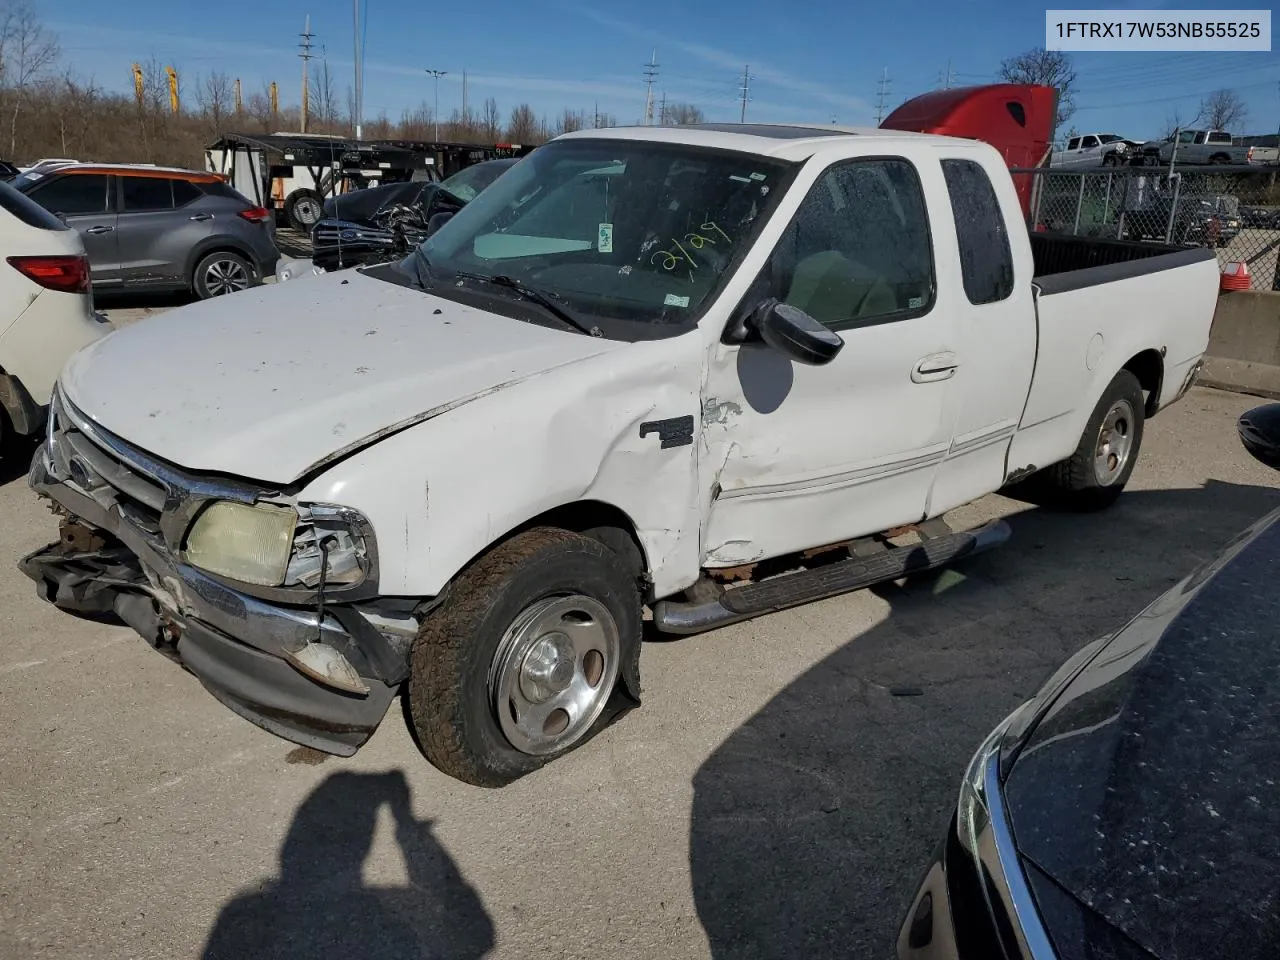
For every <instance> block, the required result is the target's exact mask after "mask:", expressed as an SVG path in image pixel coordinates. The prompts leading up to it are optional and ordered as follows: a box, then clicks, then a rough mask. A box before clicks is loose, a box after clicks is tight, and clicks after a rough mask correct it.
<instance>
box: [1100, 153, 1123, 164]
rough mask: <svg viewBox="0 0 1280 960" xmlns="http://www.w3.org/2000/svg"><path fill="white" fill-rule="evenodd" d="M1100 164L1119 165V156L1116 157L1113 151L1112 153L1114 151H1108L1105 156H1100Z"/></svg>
mask: <svg viewBox="0 0 1280 960" xmlns="http://www.w3.org/2000/svg"><path fill="white" fill-rule="evenodd" d="M1102 165H1103V166H1104V167H1115V166H1119V165H1120V158H1119V157H1117V156H1116V155H1115V153H1114V152H1113V153H1108V154H1107V155H1106V156H1104V157H1103V158H1102Z"/></svg>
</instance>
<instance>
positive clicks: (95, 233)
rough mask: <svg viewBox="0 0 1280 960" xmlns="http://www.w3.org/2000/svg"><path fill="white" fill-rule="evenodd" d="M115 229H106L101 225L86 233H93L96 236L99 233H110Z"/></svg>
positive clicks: (91, 228)
mask: <svg viewBox="0 0 1280 960" xmlns="http://www.w3.org/2000/svg"><path fill="white" fill-rule="evenodd" d="M114 229H115V227H104V226H101V225H99V226H96V227H90V228H89V229H88V230H86V231H85V233H92V234H94V235H95V236H96V235H97V234H99V233H110V232H111V231H112V230H114Z"/></svg>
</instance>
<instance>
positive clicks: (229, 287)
mask: <svg viewBox="0 0 1280 960" xmlns="http://www.w3.org/2000/svg"><path fill="white" fill-rule="evenodd" d="M257 282H258V273H257V271H256V270H254V268H253V264H251V263H250V262H249V261H248V260H247V259H246V258H245V257H242V256H241V255H240V254H238V253H233V252H232V251H230V250H215V251H214V252H213V253H209V254H205V256H203V257H201V258H200V262H199V263H197V264H196V268H195V270H194V271H192V275H191V290H192V292H193V293H195V295H196V296H197V297H199V298H200V299H201V300H208V299H209V298H210V297H220V296H224V295H225V294H228V293H238V292H240V291H241V290H248V289H249V288H250V287H252V286H255V285H256V284H257Z"/></svg>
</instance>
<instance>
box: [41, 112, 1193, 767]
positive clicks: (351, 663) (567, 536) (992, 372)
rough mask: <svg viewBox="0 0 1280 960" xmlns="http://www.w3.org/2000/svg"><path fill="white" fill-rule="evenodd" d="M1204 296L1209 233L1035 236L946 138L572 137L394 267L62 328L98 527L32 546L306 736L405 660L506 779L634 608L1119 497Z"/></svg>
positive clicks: (554, 735) (67, 509)
mask: <svg viewBox="0 0 1280 960" xmlns="http://www.w3.org/2000/svg"><path fill="white" fill-rule="evenodd" d="M1217 296H1218V266H1217V260H1216V258H1215V255H1214V252H1213V251H1212V250H1208V249H1200V248H1196V249H1191V250H1178V251H1175V252H1168V251H1167V250H1166V249H1165V248H1163V247H1155V246H1152V245H1143V244H1137V243H1135V244H1131V245H1129V244H1124V243H1117V242H1116V241H1105V242H1104V241H1095V240H1090V239H1088V238H1084V237H1070V236H1052V235H1049V234H1044V233H1036V234H1029V232H1028V230H1027V228H1026V225H1025V222H1024V220H1023V212H1022V210H1021V207H1020V202H1019V196H1018V192H1017V188H1016V187H1015V185H1014V182H1013V179H1012V178H1011V176H1010V175H1009V171H1008V168H1007V167H1006V166H1005V163H1004V160H1003V158H1002V156H1001V154H1000V153H999V152H998V151H997V150H996V149H994V148H993V147H991V146H989V145H987V144H983V143H978V142H975V141H973V140H968V139H960V138H948V137H938V136H925V135H921V134H912V133H900V132H896V131H888V130H881V129H866V128H864V129H858V130H843V129H840V128H833V127H826V126H823V127H816V128H815V127H801V126H793V127H788V126H773V125H757V124H724V125H721V124H708V125H701V126H688V127H633V128H611V129H600V130H587V131H581V132H577V133H571V134H566V135H564V136H562V137H560V138H558V139H556V140H554V141H552V142H551V143H549V144H547V145H545V146H541V147H539V148H538V149H537V150H535V151H534V152H533V153H531V154H530V155H529V156H528V157H526V158H525V159H523V160H521V162H520V163H518V164H516V165H515V166H514V167H512V168H511V170H509V171H508V172H507V173H505V174H503V175H502V176H501V177H499V178H498V179H497V180H496V181H495V182H494V184H493V185H492V186H491V187H489V188H488V189H487V190H485V191H484V192H483V193H481V194H480V195H479V196H478V197H476V198H475V200H473V201H471V203H469V204H467V205H466V206H465V207H463V208H462V209H461V210H460V211H458V212H457V213H456V214H455V215H454V216H453V218H452V219H450V220H449V221H448V222H447V223H446V224H445V225H444V226H443V227H442V228H440V229H439V230H438V231H437V232H436V233H434V234H432V236H431V237H430V238H429V239H428V240H426V241H425V242H424V243H423V244H422V245H421V246H420V247H419V248H416V249H415V251H414V252H413V253H412V254H411V255H410V256H409V257H407V258H405V260H404V261H403V262H399V263H385V264H379V265H377V266H370V267H359V268H355V269H351V270H344V271H341V272H338V273H329V274H324V275H321V276H317V277H312V278H310V279H308V280H306V281H305V282H301V283H299V282H297V281H293V282H289V283H284V284H271V285H270V286H268V287H264V288H261V289H257V290H251V291H246V292H244V293H242V294H238V295H237V296H235V297H233V298H219V299H216V300H211V301H207V302H205V303H203V304H197V305H195V306H190V307H185V308H183V309H182V310H179V311H176V312H175V313H171V314H167V315H166V316H165V317H163V319H162V320H160V321H157V320H154V319H153V320H144V321H142V322H141V323H138V324H134V325H132V326H130V327H127V328H125V329H123V330H120V331H117V332H116V333H113V334H112V335H111V336H110V337H108V338H106V339H105V340H103V341H101V342H100V343H98V344H96V345H94V346H93V347H90V348H89V349H87V350H85V351H83V352H81V353H80V354H79V355H77V357H76V358H75V359H73V360H72V362H71V363H69V364H68V365H67V368H66V370H65V371H64V372H63V375H62V377H61V378H60V380H59V387H58V390H57V395H56V397H55V400H54V404H53V414H52V417H53V425H52V427H51V429H50V431H49V436H48V439H47V441H46V443H45V447H44V450H43V452H42V454H41V455H39V456H37V457H36V459H35V461H34V462H33V463H32V467H31V474H30V484H31V486H32V488H33V489H34V490H35V491H36V492H37V493H38V494H39V495H41V496H44V497H47V498H49V499H51V500H53V501H54V502H56V503H58V504H60V505H61V507H62V508H63V510H64V517H63V520H62V527H61V536H60V542H62V543H66V542H73V543H85V544H92V543H95V542H100V543H103V544H106V545H107V546H105V547H104V548H103V549H102V550H101V551H100V552H99V553H98V555H94V553H93V552H91V551H88V550H82V551H78V552H77V553H76V554H75V556H74V557H71V558H68V557H67V555H66V551H65V550H64V549H61V548H59V546H58V544H56V543H55V544H52V545H50V546H49V547H47V548H44V549H42V550H38V551H36V552H34V553H32V554H31V555H30V556H28V557H26V558H24V559H23V560H22V561H21V566H22V569H23V570H24V571H25V572H26V573H27V575H28V576H30V577H31V578H32V579H33V580H35V581H36V582H37V583H38V584H39V594H40V596H41V597H42V598H43V599H45V600H46V601H50V602H52V603H54V604H55V605H57V606H59V607H64V608H66V609H68V610H75V611H80V612H81V613H96V614H108V613H114V614H116V615H117V616H119V617H120V618H121V619H123V620H124V621H125V622H127V623H129V624H130V625H131V626H133V627H134V629H136V630H137V631H138V632H140V633H141V634H142V635H143V636H144V637H145V638H146V639H147V641H148V642H150V643H151V644H153V645H154V646H155V647H157V648H158V649H160V650H162V651H164V652H166V653H169V654H172V655H173V656H176V657H177V658H178V659H179V660H181V661H182V663H183V664H184V665H186V667H187V668H188V669H189V670H190V671H191V672H192V673H193V674H195V676H197V677H198V678H199V679H200V681H201V682H202V683H203V684H204V685H205V687H206V688H207V689H208V690H209V691H210V693H212V694H213V696H215V697H217V698H219V699H220V700H221V701H222V702H223V703H225V704H226V705H227V706H228V707H229V708H230V709H232V710H233V711H235V712H236V713H238V714H240V715H241V716H243V717H245V718H247V719H249V720H251V721H253V722H254V723H257V724H259V725H260V726H262V727H264V728H265V729H267V730H269V731H272V732H273V733H276V734H278V735H280V736H282V737H285V738H287V739H290V740H293V741H296V742H298V743H301V744H305V745H308V746H311V747H314V748H317V749H321V750H326V751H328V752H330V753H335V754H342V755H350V754H352V753H354V752H355V751H356V750H357V749H358V748H359V747H360V746H361V745H362V744H363V743H364V742H365V741H366V740H367V739H368V737H369V736H370V735H371V734H372V733H373V731H374V729H375V728H376V727H377V726H378V725H379V723H380V722H381V721H382V718H383V716H384V715H385V714H386V712H387V708H388V706H389V705H390V704H391V702H392V700H393V699H394V698H395V697H396V696H397V695H398V694H399V693H401V692H402V691H404V692H406V693H407V698H408V704H407V705H408V711H409V714H410V716H411V717H412V721H413V724H414V727H415V729H416V731H417V733H418V735H419V738H418V739H419V742H420V743H421V745H422V747H423V749H424V751H425V752H426V754H427V757H428V759H430V760H431V761H432V762H433V763H435V764H436V765H437V766H438V767H440V769H442V770H444V771H446V772H447V773H449V774H451V775H452V776H454V777H457V778H458V779H461V780H464V781H466V782H469V783H474V784H480V785H485V786H491V787H492V786H499V785H502V784H505V783H509V782H511V781H512V780H515V779H517V778H518V777H520V776H523V775H524V774H526V773H529V772H531V771H532V770H535V769H537V768H538V767H539V766H541V765H542V764H544V763H546V762H548V761H549V760H550V759H552V758H554V757H557V756H560V755H562V754H564V753H566V752H568V751H569V750H572V749H574V748H575V747H578V746H580V745H581V744H583V743H585V742H586V741H587V740H588V739H589V738H590V737H591V736H592V735H593V734H594V733H595V732H597V731H598V730H600V729H601V728H602V727H603V726H604V725H605V724H607V723H608V722H609V721H610V720H611V719H613V718H614V717H616V716H617V715H619V713H621V712H625V710H626V709H627V708H628V707H629V706H632V705H634V704H635V702H636V699H637V697H638V694H639V662H640V646H641V644H640V641H641V637H642V631H643V630H644V629H645V625H644V623H643V617H642V606H648V607H649V609H650V612H651V615H652V622H651V625H650V626H651V628H652V629H655V630H658V631H663V632H667V633H673V634H683V633H692V632H694V631H698V630H706V629H710V628H712V627H715V626H719V625H721V624H725V623H732V622H734V621H737V620H743V619H746V618H749V617H757V616H763V615H766V614H768V613H771V612H773V611H775V610H780V609H782V608H784V607H788V606H791V605H794V604H797V603H803V602H807V601H811V600H817V599H821V598H824V597H829V596H832V595H834V594H837V593H841V592H844V591H847V590H852V589H857V588H860V587H864V586H868V585H870V584H872V583H875V582H879V581H884V580H895V579H898V578H900V577H902V576H904V575H906V574H908V573H910V572H914V571H918V570H922V569H925V568H929V567H935V566H938V565H941V564H945V563H948V562H951V561H953V560H956V559H959V558H962V557H967V556H969V555H971V554H973V553H975V552H977V551H979V550H983V549H986V548H988V547H991V546H994V545H996V544H998V543H1000V542H1002V541H1003V540H1004V539H1005V538H1006V537H1007V536H1008V535H1009V528H1008V527H1007V526H1006V525H1004V524H1003V523H1001V522H999V521H996V522H993V523H991V524H988V525H985V526H983V527H979V528H977V529H974V530H952V529H950V528H949V527H948V526H947V524H946V522H945V519H944V515H945V514H947V513H948V512H949V511H951V510H953V509H954V508H956V507H958V506H960V505H961V504H964V503H967V502H968V501H971V500H974V499H976V498H978V497H981V496H983V495H984V494H988V493H991V492H993V491H995V490H998V489H1001V488H1003V487H1005V486H1007V485H1008V484H1010V483H1013V482H1017V481H1019V480H1022V479H1024V478H1030V477H1033V476H1036V477H1038V478H1039V481H1041V482H1043V485H1044V488H1045V489H1046V490H1047V491H1048V492H1049V493H1050V494H1051V495H1052V496H1055V497H1057V498H1060V499H1061V500H1063V501H1065V502H1067V503H1069V504H1072V505H1074V506H1076V507H1079V508H1081V509H1097V508H1101V507H1104V506H1106V505H1107V504H1109V503H1111V502H1113V501H1114V500H1115V499H1116V498H1117V497H1118V496H1119V495H1120V493H1121V491H1122V490H1123V489H1124V486H1125V484H1126V482H1127V481H1128V479H1129V475H1130V472H1131V471H1132V470H1133V467H1134V464H1135V463H1136V462H1137V458H1138V455H1139V450H1140V447H1141V443H1142V429H1143V423H1144V421H1145V420H1146V418H1148V417H1151V416H1155V415H1157V414H1158V413H1159V412H1160V411H1161V410H1163V409H1164V408H1166V407H1167V406H1168V405H1169V404H1171V403H1173V402H1174V401H1176V400H1178V399H1179V398H1180V397H1181V396H1183V394H1184V393H1185V392H1186V390H1187V389H1188V388H1189V386H1190V384H1191V382H1192V379H1193V378H1194V376H1195V374H1196V372H1197V369H1198V365H1199V363H1200V360H1201V357H1202V356H1203V354H1204V352H1205V348H1206V346H1207V344H1208V339H1209V327H1210V323H1211V321H1212V318H1213V311H1214V304H1215V302H1216V299H1217ZM903 528H911V529H913V530H914V531H915V533H916V535H918V536H919V537H920V541H919V542H912V543H905V544H902V543H895V542H894V541H897V540H900V539H901V537H902V535H903ZM1082 602H1083V601H1082ZM723 655H724V656H732V655H733V653H732V652H731V651H728V650H727V648H726V650H725V651H724V653H723ZM741 655H742V656H750V657H759V656H768V653H767V652H766V651H763V650H762V649H759V644H755V645H753V647H752V649H750V650H743V651H742V652H741ZM691 662H692V661H691ZM702 668H703V669H706V670H716V669H722V666H721V665H720V664H717V663H715V662H714V661H713V660H712V659H711V657H710V656H708V657H707V658H705V660H704V661H703V663H702ZM609 757H610V751H608V750H604V751H601V752H598V753H596V754H595V760H596V762H604V763H606V764H607V763H609V762H610V760H609ZM583 769H585V768H583ZM587 775H588V776H589V774H587Z"/></svg>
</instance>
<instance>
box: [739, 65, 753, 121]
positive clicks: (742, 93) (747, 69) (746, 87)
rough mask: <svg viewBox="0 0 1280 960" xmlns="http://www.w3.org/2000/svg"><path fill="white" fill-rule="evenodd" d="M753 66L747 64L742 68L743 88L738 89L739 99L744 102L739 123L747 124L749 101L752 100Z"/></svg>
mask: <svg viewBox="0 0 1280 960" xmlns="http://www.w3.org/2000/svg"><path fill="white" fill-rule="evenodd" d="M750 93H751V66H750V64H745V65H744V66H743V67H742V86H741V87H739V89H738V99H739V100H741V101H742V113H741V116H740V117H739V120H738V122H739V123H746V122H747V101H748V100H750V99H751V97H750Z"/></svg>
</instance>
